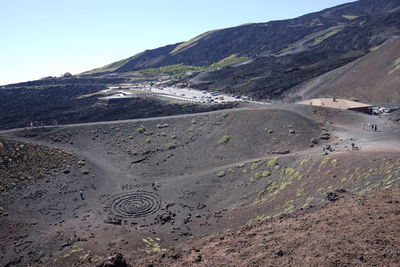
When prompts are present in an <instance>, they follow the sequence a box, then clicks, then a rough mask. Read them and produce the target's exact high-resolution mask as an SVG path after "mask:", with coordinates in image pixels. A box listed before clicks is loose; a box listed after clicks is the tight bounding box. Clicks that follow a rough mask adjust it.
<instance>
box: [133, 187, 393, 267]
mask: <svg viewBox="0 0 400 267" xmlns="http://www.w3.org/2000/svg"><path fill="white" fill-rule="evenodd" d="M399 231H400V190H399V189H396V190H390V191H384V192H380V193H375V194H369V195H366V196H357V197H354V196H353V197H346V198H342V199H340V200H339V201H337V202H335V203H332V204H330V205H328V206H327V207H326V208H323V209H320V210H316V211H312V210H308V211H304V212H301V213H298V214H295V215H292V216H290V217H286V218H277V219H274V220H269V221H265V222H262V223H253V224H248V225H246V226H244V227H241V228H240V229H238V230H230V231H226V232H223V233H220V234H216V235H212V236H210V237H206V238H202V239H199V240H191V241H189V242H185V243H184V244H181V245H179V246H177V247H175V248H173V249H171V250H169V251H168V252H167V253H159V254H156V255H154V256H151V257H147V258H144V259H140V260H137V261H134V262H133V265H135V266H146V265H147V266H150V265H153V266H191V265H198V266H291V265H295V266H348V265H353V266H398V264H399V260H400V233H399Z"/></svg>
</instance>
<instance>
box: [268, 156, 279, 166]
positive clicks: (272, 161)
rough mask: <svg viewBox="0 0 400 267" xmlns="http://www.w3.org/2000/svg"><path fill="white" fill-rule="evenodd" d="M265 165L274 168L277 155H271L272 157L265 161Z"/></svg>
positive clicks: (276, 163)
mask: <svg viewBox="0 0 400 267" xmlns="http://www.w3.org/2000/svg"><path fill="white" fill-rule="evenodd" d="M266 164H267V167H269V168H274V167H275V166H278V165H279V164H278V158H277V157H273V158H272V159H270V160H268V161H267V162H266Z"/></svg>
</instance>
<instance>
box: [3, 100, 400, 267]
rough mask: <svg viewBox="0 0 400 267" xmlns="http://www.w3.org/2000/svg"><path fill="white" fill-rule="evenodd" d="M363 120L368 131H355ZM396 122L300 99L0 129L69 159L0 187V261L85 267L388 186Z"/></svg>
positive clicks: (392, 178) (399, 172) (394, 183)
mask: <svg viewBox="0 0 400 267" xmlns="http://www.w3.org/2000/svg"><path fill="white" fill-rule="evenodd" d="M369 121H371V122H376V123H379V129H380V130H379V132H372V131H366V130H362V129H361V122H369ZM399 132H400V129H399V128H398V126H397V125H396V124H394V123H392V122H391V121H387V120H386V119H385V118H377V117H371V116H368V115H365V114H360V113H354V112H349V111H337V110H332V109H312V110H310V108H309V107H307V106H279V107H276V106H271V107H268V108H259V109H237V110H229V111H218V112H210V113H202V114H195V115H181V116H172V117H160V118H154V119H143V120H130V121H115V122H103V123H87V124H80V125H68V126H59V127H48V128H46V127H45V128H36V129H25V130H24V129H22V130H13V131H3V132H1V135H2V140H5V141H4V142H6V141H7V142H9V143H10V144H12V143H13V142H17V143H18V144H20V143H21V144H22V143H24V144H25V145H24V147H29V146H34V145H40V147H39V148H44V147H49V148H52V149H57V150H56V151H60V153H64V152H62V151H66V152H67V154H66V155H69V156H71V157H72V158H71V159H72V162H68V166H69V168H68V171H67V172H64V166H59V167H57V168H56V169H54V170H53V171H51V172H46V171H45V172H44V174H45V175H44V177H43V179H35V177H33V179H32V180H33V181H36V182H34V183H32V184H29V186H16V187H15V188H13V189H9V190H7V191H5V192H3V193H2V195H1V197H0V207H1V209H0V223H1V225H2V229H1V231H0V240H2V241H1V244H0V263H1V264H3V265H5V264H11V265H12V264H14V265H15V264H17V265H18V264H33V265H47V266H54V265H59V266H63V265H64V266H65V265H74V264H81V265H85V266H93V265H95V264H98V263H100V262H102V261H103V260H104V258H105V257H106V256H108V255H109V254H111V253H113V252H115V251H118V252H120V253H122V254H123V255H125V258H126V260H127V261H128V262H136V261H137V260H138V259H139V258H143V257H144V256H145V255H147V254H151V253H158V252H164V251H166V250H169V249H170V248H171V247H176V246H179V244H181V243H183V244H185V242H195V241H193V240H195V239H198V238H201V237H203V236H205V235H210V234H213V233H214V234H217V233H219V232H221V231H225V230H227V229H235V228H238V227H242V226H243V225H245V224H246V223H248V222H249V221H253V222H254V221H265V223H264V224H263V225H264V226H265V227H268V223H267V222H270V221H271V220H272V225H276V224H277V222H276V221H275V220H276V218H280V217H282V216H287V215H290V214H297V212H298V211H299V210H301V209H303V210H304V209H310V208H311V209H320V208H322V207H324V206H326V204H327V203H331V202H332V201H336V200H337V199H340V198H342V197H345V196H352V195H365V194H368V193H371V192H372V193H373V192H377V191H381V190H387V189H396V188H399V187H400V154H399V147H400V146H399V140H400V138H399V136H400V135H399ZM2 142H3V141H2ZM352 142H355V143H356V148H355V149H352V148H351V145H350V144H351V143H352ZM328 144H329V145H330V148H326V149H325V152H324V153H321V152H322V146H326V145H328ZM13 147H15V146H9V148H13ZM16 147H18V146H16ZM9 150H10V149H8V150H7V151H9ZM11 150H12V151H13V149H11ZM15 150H16V149H15ZM49 151H50V150H49ZM22 152H23V151H22ZM22 152H21V153H22ZM8 153H10V152H8ZM23 157H24V155H22V158H23ZM47 158H49V160H48V161H49V162H51V160H53V157H52V156H47ZM54 158H55V159H57V157H56V156H54ZM45 160H46V158H43V160H42V161H45ZM25 162H26V161H17V162H16V163H18V164H20V165H21V166H22V165H24V164H25ZM46 164H47V163H46ZM46 164H43V167H45V166H46ZM32 175H35V173H32ZM21 185H24V183H23V182H21ZM81 191H82V195H81V194H80V192H81ZM393 192H398V191H393ZM321 212H323V211H321ZM366 214H368V213H366ZM360 216H361V215H360ZM382 216H383V217H384V218H386V217H387V216H386V215H382ZM389 218H391V217H389ZM332 220H333V218H332ZM305 225H307V224H305ZM333 225H334V224H332V227H333ZM356 226H357V225H356V224H354V227H356ZM271 227H275V226H271ZM276 227H277V226H276ZM282 227H284V225H283V226H282ZM299 227H300V229H301V226H299ZM304 227H306V226H304ZM349 227H350V228H349V231H352V230H351V229H352V226H351V225H350V226H349ZM357 227H358V226H357ZM333 228H334V227H333ZM304 229H307V227H306V228H304ZM339 229H340V228H339ZM354 229H355V230H356V229H358V228H354ZM284 231H285V233H286V232H287V231H289V230H284ZM332 231H333V230H332ZM285 233H284V232H283V231H282V234H285ZM300 233H303V232H302V231H300ZM305 233H307V232H305ZM305 233H303V234H305ZM393 236H394V238H397V237H398V236H397V237H396V235H393ZM289 237H290V238H292V237H291V236H285V235H284V236H283V237H282V238H289ZM320 238H321V239H323V238H324V235H321V236H320ZM279 240H280V239H278V238H277V239H276V248H277V247H278V246H279V244H280V243H279ZM282 240H284V239H282ZM199 242H200V241H199ZM201 242H202V241H201ZM238 242H239V241H238ZM240 242H241V241H240ZM240 242H239V244H240ZM288 242H289V241H288ZM290 242H291V241H290ZM296 242H298V246H300V244H302V243H301V239H300V238H299V239H297V241H296ZM321 242H322V241H321ZM327 242H328V241H327ZM393 242H394V241H393ZM385 244H386V243H385ZM391 244H392V243H390V244H389V245H388V248H389V247H390V246H391ZM246 246H247V245H245V244H244V243H243V247H242V250H243V251H244V249H245V247H246ZM293 246H294V245H293ZM272 248H273V249H274V250H275V245H274V247H272ZM331 249H332V250H333V251H337V253H338V251H339V250H341V249H339V248H337V249H336V247H332V248H331ZM279 250H282V251H283V252H282V253H284V255H286V254H288V253H289V252H288V250H287V249H286V248H279V249H277V251H276V253H278V254H279V255H281V254H282V253H281V252H279ZM233 251H235V250H233ZM257 251H258V250H257ZM321 251H322V250H321ZM266 252H268V253H269V252H271V251H270V250H267V251H266ZM165 253H168V255H170V254H169V253H172V252H170V251H168V252H165ZM185 253H186V252H185ZM232 253H234V252H232ZM248 253H249V254H246V255H249V258H252V259H253V256H251V253H250V252H248ZM257 253H258V252H257ZM293 253H294V254H295V255H294V256H293V261H292V262H291V263H294V262H296V263H297V264H300V263H298V262H297V260H298V259H299V258H297V256H298V255H300V254H299V252H298V251H297V250H293ZM160 255H162V254H159V256H160ZM166 255H167V254H166ZM221 255H222V254H221ZM268 255H269V254H268ZM268 255H266V257H267V256H268ZM279 255H278V256H277V257H280V256H279ZM296 255H297V256H296ZM306 255H308V254H306ZM335 255H336V254H335ZM337 255H339V254H337ZM340 255H341V254H340ZM371 255H372V256H371V257H370V258H368V257H369V256H368V257H367V256H365V258H367V259H369V260H370V261H372V260H374V261H377V260H378V258H377V257H376V256H374V255H377V254H371ZM390 255H392V254H390ZM159 256H157V257H159ZM240 257H243V259H242V261H241V264H242V265H245V264H247V263H248V261H247V260H246V258H245V257H246V256H245V255H244V254H242V255H240ZM258 257H259V256H254V259H258ZM268 257H269V256H268ZM391 257H392V258H393V259H395V257H396V256H395V255H394V256H391ZM178 258H179V257H178ZM236 259H238V258H236ZM342 259H344V258H341V257H339V259H338V260H342ZM389 259H390V257H389ZM163 260H168V261H169V259H163ZM194 260H195V261H198V262H200V263H202V262H203V261H202V258H200V259H194ZM226 260H227V263H229V261H230V259H229V258H227V259H226ZM281 260H282V261H277V263H278V264H279V263H281V264H285V263H287V262H289V261H288V259H281ZM344 260H346V259H344ZM185 261H186V259H185V260H184V261H182V262H181V263H182V264H183V263H184V262H185ZM211 262H212V261H211ZM260 262H261V261H260ZM313 262H314V261H311V260H310V263H313ZM388 262H389V261H388ZM142 263H143V262H140V264H142ZM315 263H316V264H318V263H324V261H323V260H322V258H321V261H320V262H319V261H315ZM178 264H180V262H179V261H178ZM212 265H213V264H212Z"/></svg>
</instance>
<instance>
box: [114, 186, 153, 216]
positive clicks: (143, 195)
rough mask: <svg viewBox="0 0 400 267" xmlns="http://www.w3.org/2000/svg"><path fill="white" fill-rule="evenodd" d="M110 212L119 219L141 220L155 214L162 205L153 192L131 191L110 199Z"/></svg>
mask: <svg viewBox="0 0 400 267" xmlns="http://www.w3.org/2000/svg"><path fill="white" fill-rule="evenodd" d="M109 203H110V206H109V207H110V210H111V212H112V213H113V214H114V215H115V216H118V217H122V218H140V217H146V216H149V215H151V214H153V213H155V212H156V211H157V210H158V209H159V208H160V205H161V201H160V197H159V196H158V195H157V194H155V193H152V192H147V191H133V192H132V191H131V192H126V193H121V194H117V195H114V196H112V197H111V199H110V202H109Z"/></svg>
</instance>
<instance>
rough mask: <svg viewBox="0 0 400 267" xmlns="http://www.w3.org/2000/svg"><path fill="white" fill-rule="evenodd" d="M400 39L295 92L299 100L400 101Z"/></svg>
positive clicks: (295, 96)
mask: <svg viewBox="0 0 400 267" xmlns="http://www.w3.org/2000/svg"><path fill="white" fill-rule="evenodd" d="M399 84H400V39H399V38H396V39H394V40H391V41H389V42H387V43H386V44H385V45H383V46H381V47H379V48H378V49H377V50H376V51H373V52H372V53H370V54H368V55H366V56H364V57H362V58H360V59H359V60H356V61H354V62H351V63H349V64H348V65H346V66H343V67H342V68H340V69H337V70H333V71H331V72H329V73H326V74H324V75H322V76H319V77H317V78H315V79H313V80H311V81H309V82H307V83H305V84H304V85H302V86H300V87H299V88H296V89H295V90H293V93H292V94H291V95H290V97H291V98H293V99H295V100H299V99H309V98H316V97H327V96H328V97H333V96H337V97H342V98H350V97H354V96H357V98H359V100H360V101H365V102H370V101H373V102H396V101H397V102H398V101H400V90H399Z"/></svg>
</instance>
